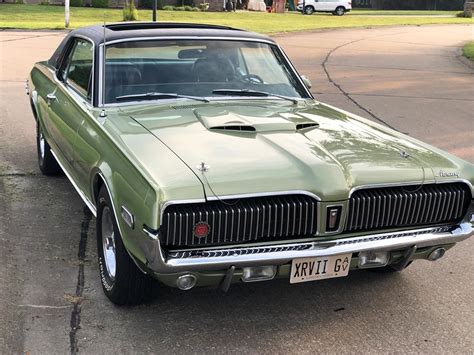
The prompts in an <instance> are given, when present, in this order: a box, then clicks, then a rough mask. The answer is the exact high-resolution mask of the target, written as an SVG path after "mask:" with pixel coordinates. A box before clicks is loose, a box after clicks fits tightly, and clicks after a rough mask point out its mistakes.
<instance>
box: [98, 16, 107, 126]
mask: <svg viewBox="0 0 474 355" xmlns="http://www.w3.org/2000/svg"><path fill="white" fill-rule="evenodd" d="M102 46H103V47H102V63H101V64H102V88H101V89H102V111H100V115H99V116H100V117H101V118H104V119H105V117H107V113H106V112H105V11H104V32H103V41H102ZM99 82H100V80H99Z"/></svg>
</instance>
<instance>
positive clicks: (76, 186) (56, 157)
mask: <svg viewBox="0 0 474 355" xmlns="http://www.w3.org/2000/svg"><path fill="white" fill-rule="evenodd" d="M50 152H51V154H53V156H54V159H56V161H57V163H58V165H59V166H60V167H61V169H62V170H63V172H64V175H66V177H67V178H68V180H69V182H70V183H71V185H72V186H73V187H74V189H75V190H76V191H77V193H78V194H79V196H80V197H81V199H82V201H84V203H85V204H86V206H87V207H88V208H89V210H90V211H91V212H92V214H93V215H94V217H97V209H96V208H95V206H94V204H93V203H92V202H91V201H90V200H89V199H88V198H87V196H86V195H85V194H84V192H82V190H81V189H80V188H79V186H78V185H77V184H76V182H75V181H74V179H73V178H72V176H71V174H70V173H69V172H68V171H67V169H66V168H65V167H64V165H63V164H62V163H61V161H60V160H59V159H58V156H57V155H56V153H54V151H53V150H52V149H50Z"/></svg>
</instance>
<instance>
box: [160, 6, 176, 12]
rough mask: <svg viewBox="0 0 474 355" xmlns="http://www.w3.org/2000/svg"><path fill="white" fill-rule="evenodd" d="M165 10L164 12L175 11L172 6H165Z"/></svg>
mask: <svg viewBox="0 0 474 355" xmlns="http://www.w3.org/2000/svg"><path fill="white" fill-rule="evenodd" d="M163 10H164V11H173V10H174V7H173V6H171V5H166V6H163Z"/></svg>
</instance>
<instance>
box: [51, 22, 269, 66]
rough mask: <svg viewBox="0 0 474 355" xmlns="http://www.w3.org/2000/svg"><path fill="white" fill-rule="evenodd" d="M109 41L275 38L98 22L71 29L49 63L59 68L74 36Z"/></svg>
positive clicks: (173, 25)
mask: <svg viewBox="0 0 474 355" xmlns="http://www.w3.org/2000/svg"><path fill="white" fill-rule="evenodd" d="M104 35H105V41H106V42H110V41H115V40H120V39H127V38H143V39H146V38H153V37H189V36H198V37H219V38H223V39H225V38H230V37H234V38H235V37H239V38H242V39H244V40H245V39H253V40H265V41H271V42H273V40H272V39H271V38H270V37H267V36H264V35H260V34H257V33H253V32H247V31H244V30H239V29H236V28H232V27H227V26H219V25H206V24H195V23H178V22H118V23H111V24H106V25H105V33H104V25H94V26H87V27H82V28H78V29H76V30H73V31H71V32H69V34H68V35H67V36H66V38H64V40H63V41H62V42H61V44H60V45H59V47H58V48H57V49H56V51H55V52H54V54H53V55H52V57H51V58H50V59H49V61H48V62H49V64H50V65H52V66H54V67H56V66H57V64H58V62H59V59H60V57H61V54H62V53H63V51H64V49H65V47H66V45H67V43H68V42H69V39H70V38H71V37H74V36H84V37H87V38H89V39H90V40H92V41H93V42H94V45H95V46H98V45H99V44H101V43H103V42H104Z"/></svg>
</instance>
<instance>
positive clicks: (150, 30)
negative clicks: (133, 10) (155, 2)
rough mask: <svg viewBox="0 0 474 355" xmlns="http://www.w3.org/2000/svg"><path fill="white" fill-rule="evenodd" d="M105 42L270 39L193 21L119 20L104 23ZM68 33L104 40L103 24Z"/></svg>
mask: <svg viewBox="0 0 474 355" xmlns="http://www.w3.org/2000/svg"><path fill="white" fill-rule="evenodd" d="M105 28H106V30H105V40H106V42H109V41H114V40H119V39H126V38H137V37H143V38H147V37H162V36H163V37H167V36H177V37H179V36H216V37H223V38H225V37H242V38H252V39H263V40H267V41H268V40H271V39H270V38H269V37H267V36H264V35H260V34H257V33H253V32H247V31H244V30H239V29H235V28H232V27H226V26H218V25H205V24H195V23H174V22H119V23H112V24H106V25H105ZM70 35H72V36H73V35H83V36H86V37H88V38H90V39H91V40H92V41H94V42H95V44H100V43H102V42H103V40H104V26H103V25H95V26H88V27H83V28H79V29H77V30H74V31H72V32H71V33H70Z"/></svg>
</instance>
